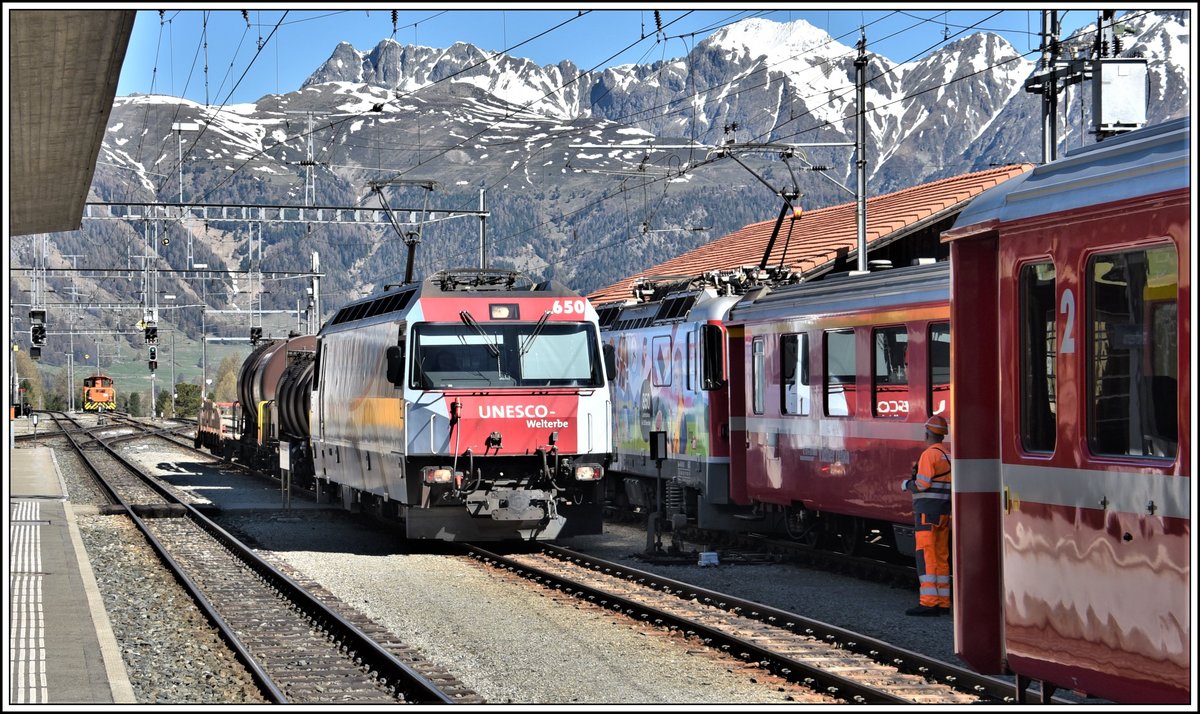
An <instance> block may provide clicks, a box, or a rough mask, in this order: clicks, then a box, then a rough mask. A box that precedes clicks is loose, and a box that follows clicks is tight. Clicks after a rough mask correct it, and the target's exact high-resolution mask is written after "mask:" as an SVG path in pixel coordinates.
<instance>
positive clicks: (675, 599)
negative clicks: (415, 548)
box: [468, 544, 1015, 704]
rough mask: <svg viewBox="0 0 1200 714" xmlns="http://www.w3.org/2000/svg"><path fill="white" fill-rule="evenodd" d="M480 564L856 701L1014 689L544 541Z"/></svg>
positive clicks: (970, 698) (956, 699) (984, 698)
mask: <svg viewBox="0 0 1200 714" xmlns="http://www.w3.org/2000/svg"><path fill="white" fill-rule="evenodd" d="M468 552H469V553H470V555H471V556H472V557H474V558H475V559H477V560H478V561H479V562H480V563H482V564H484V565H487V566H489V567H493V568H499V569H502V570H503V571H506V572H508V573H511V574H515V575H519V576H521V577H523V578H526V579H528V580H531V581H534V582H536V583H538V584H539V585H541V586H542V587H545V588H549V589H552V590H554V591H557V592H561V593H564V594H568V595H572V596H574V597H576V598H580V599H583V600H586V601H588V602H590V603H592V604H594V605H597V606H599V607H602V608H604V609H606V610H610V611H613V612H619V613H622V614H623V615H626V616H628V617H631V618H633V619H635V620H638V621H640V622H643V623H647V624H653V625H655V626H658V627H661V628H666V629H668V630H670V631H672V632H674V633H676V634H679V635H682V636H683V637H684V638H685V639H686V640H687V641H689V642H690V643H700V644H703V645H704V646H706V647H709V648H712V649H715V650H717V651H720V652H723V653H726V654H728V655H731V656H733V657H735V658H737V659H739V660H742V661H743V662H746V663H752V664H757V665H758V666H759V667H762V668H763V669H766V670H768V671H770V672H771V673H773V674H775V675H778V676H780V677H783V678H784V679H787V680H788V681H791V682H793V683H796V684H800V685H803V686H805V687H808V688H810V689H812V690H813V691H814V692H818V693H821V694H826V695H829V696H832V697H834V698H836V699H837V700H839V701H843V702H848V703H855V704H913V703H922V704H929V703H937V704H968V703H971V704H975V703H982V704H1008V703H1013V702H1015V699H1014V695H1015V692H1014V690H1013V685H1012V684H1011V683H1009V682H1005V681H1003V680H998V679H993V678H990V677H984V676H981V675H978V674H975V673H973V672H970V671H969V670H965V669H962V668H960V667H956V666H954V665H951V664H948V663H945V662H940V661H937V660H934V659H931V658H927V657H924V656H922V655H919V654H917V653H915V652H911V651H908V650H904V649H900V648H897V647H894V646H891V645H888V644H887V643H884V642H881V641H877V640H874V639H871V638H867V637H864V636H861V635H858V634H855V633H852V632H849V631H846V630H843V629H840V628H836V627H833V626H830V625H827V624H825V623H821V622H817V621H814V620H809V619H806V618H803V617H800V616H798V615H796V614H793V613H788V612H784V611H782V610H777V609H774V608H770V607H766V606H763V605H760V604H758V603H753V602H749V601H745V600H740V599H738V598H734V597H730V596H728V595H724V594H722V593H717V592H713V591H708V590H704V589H702V588H697V587H695V586H693V585H690V584H688V583H683V582H680V581H676V580H672V579H669V578H664V577H662V576H659V575H655V574H652V573H648V572H645V571H641V570H637V569H634V568H629V567H627V566H623V565H620V564H617V563H612V562H609V561H605V560H601V559H598V558H593V557H591V556H585V555H582V554H579V553H576V552H574V551H571V550H568V549H565V548H561V547H558V546H553V545H548V544H541V545H540V547H538V548H537V549H536V550H535V551H533V552H529V553H519V554H512V555H501V554H498V553H496V552H493V551H489V550H486V549H483V548H480V547H477V546H469V547H468Z"/></svg>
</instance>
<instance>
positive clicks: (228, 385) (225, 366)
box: [213, 355, 242, 402]
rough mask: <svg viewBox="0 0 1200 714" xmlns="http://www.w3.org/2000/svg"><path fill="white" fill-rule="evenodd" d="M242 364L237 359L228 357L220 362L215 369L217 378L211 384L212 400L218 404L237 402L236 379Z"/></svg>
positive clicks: (231, 356)
mask: <svg viewBox="0 0 1200 714" xmlns="http://www.w3.org/2000/svg"><path fill="white" fill-rule="evenodd" d="M241 367H242V363H241V362H240V361H239V360H238V358H237V357H234V356H233V355H230V356H228V357H226V358H225V359H223V360H221V364H220V366H219V367H217V378H216V380H215V381H214V382H213V384H214V386H213V395H214V396H213V399H214V400H215V401H218V402H236V401H237V398H238V397H237V377H238V370H239V369H241Z"/></svg>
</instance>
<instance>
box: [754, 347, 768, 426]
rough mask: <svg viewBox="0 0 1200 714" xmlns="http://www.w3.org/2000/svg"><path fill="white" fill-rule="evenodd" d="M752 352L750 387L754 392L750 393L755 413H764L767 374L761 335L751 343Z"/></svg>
mask: <svg viewBox="0 0 1200 714" xmlns="http://www.w3.org/2000/svg"><path fill="white" fill-rule="evenodd" d="M751 352H752V355H751V361H750V369H751V375H750V389H752V390H753V392H754V393H753V394H751V395H750V399H751V402H752V404H753V407H754V413H755V414H762V413H763V390H764V389H765V387H766V385H765V384H764V382H765V379H766V375H765V374H763V367H764V364H763V359H764V355H763V338H761V337H755V338H754V341H753V342H752V343H751Z"/></svg>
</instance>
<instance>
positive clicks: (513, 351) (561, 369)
mask: <svg viewBox="0 0 1200 714" xmlns="http://www.w3.org/2000/svg"><path fill="white" fill-rule="evenodd" d="M410 342H411V344H410V345H409V346H408V347H409V351H410V352H411V359H412V378H411V381H410V386H411V387H412V388H413V389H455V388H477V387H600V386H602V385H603V384H604V380H603V377H602V375H601V370H602V369H603V360H602V359H601V356H600V343H599V339H598V337H597V335H596V331H595V330H594V329H591V325H590V324H588V323H570V322H563V323H555V322H551V323H544V324H540V325H539V324H534V323H514V322H504V323H493V322H485V323H482V324H478V325H477V328H476V326H472V325H469V324H465V323H464V324H421V325H417V326H415V327H414V328H413V335H412V339H411V340H410Z"/></svg>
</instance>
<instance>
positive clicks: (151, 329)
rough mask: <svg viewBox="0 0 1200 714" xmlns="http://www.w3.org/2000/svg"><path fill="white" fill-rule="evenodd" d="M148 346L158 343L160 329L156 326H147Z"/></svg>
mask: <svg viewBox="0 0 1200 714" xmlns="http://www.w3.org/2000/svg"><path fill="white" fill-rule="evenodd" d="M145 334H146V344H148V345H152V344H154V343H156V342H158V327H157V326H156V325H147V326H146V333H145Z"/></svg>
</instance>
